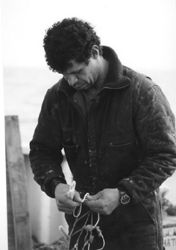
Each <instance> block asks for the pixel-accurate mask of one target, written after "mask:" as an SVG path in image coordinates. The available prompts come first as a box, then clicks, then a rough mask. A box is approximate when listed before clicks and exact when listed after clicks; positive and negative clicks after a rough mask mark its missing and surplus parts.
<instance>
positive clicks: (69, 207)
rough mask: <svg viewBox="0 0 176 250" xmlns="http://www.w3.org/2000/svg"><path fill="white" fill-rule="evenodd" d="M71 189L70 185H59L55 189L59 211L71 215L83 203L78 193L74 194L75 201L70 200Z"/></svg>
mask: <svg viewBox="0 0 176 250" xmlns="http://www.w3.org/2000/svg"><path fill="white" fill-rule="evenodd" d="M69 188H70V186H69V185H67V184H62V183H59V184H58V185H57V186H56V188H55V199H56V204H57V207H58V210H59V211H61V212H64V213H68V214H71V213H72V212H73V210H74V209H75V207H77V206H79V205H80V204H81V203H82V200H81V197H80V195H79V193H78V192H77V191H75V192H74V195H73V199H71V198H69V196H68V191H69Z"/></svg>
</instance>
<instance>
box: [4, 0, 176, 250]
mask: <svg viewBox="0 0 176 250" xmlns="http://www.w3.org/2000/svg"><path fill="white" fill-rule="evenodd" d="M0 3H1V13H0V14H1V18H0V19H1V39H0V64H1V62H2V67H0V73H1V74H0V81H1V82H3V79H2V68H3V67H33V68H34V67H43V68H46V67H47V66H46V63H45V58H44V51H43V37H44V35H45V31H46V29H48V28H49V27H50V26H51V25H53V23H55V22H57V21H60V20H62V19H63V18H65V17H78V18H81V19H83V20H85V21H88V22H90V23H91V24H92V25H93V27H94V28H95V30H96V31H97V34H98V35H99V36H100V38H101V42H102V44H103V45H107V46H111V47H113V48H114V49H115V50H116V52H117V54H118V56H119V58H120V60H121V61H122V63H123V64H124V65H127V66H129V67H132V68H135V69H146V68H147V69H154V70H157V69H159V70H163V69H164V70H175V71H176V0H108V1H107V0H87V1H84V0H66V1H64V0H1V2H0ZM2 93H3V88H2V85H1V84H0V94H1V96H0V101H1V103H0V108H1V110H0V112H1V114H2V113H3V108H2V106H3V94H2ZM1 118H2V120H1V124H3V117H2V116H1ZM1 138H3V137H1ZM3 141H4V140H1V143H2V147H3ZM3 152H4V151H2V149H1V154H2V155H5V153H3ZM1 158H3V157H2V156H1ZM4 161H5V159H4ZM4 169H5V168H4ZM3 174H4V176H5V171H4V172H3V173H2V172H1V177H2V175H3ZM1 179H4V180H5V178H1ZM0 189H1V190H4V189H5V182H1V187H0ZM5 204H6V197H5V196H4V195H3V197H2V196H1V212H0V214H1V216H0V217H1V221H0V224H1V225H5V223H6V222H5V221H6V205H5ZM4 228H5V227H4V226H3V227H2V226H1V232H0V236H1V240H0V249H4V250H6V249H7V235H6V230H4ZM2 239H3V240H2Z"/></svg>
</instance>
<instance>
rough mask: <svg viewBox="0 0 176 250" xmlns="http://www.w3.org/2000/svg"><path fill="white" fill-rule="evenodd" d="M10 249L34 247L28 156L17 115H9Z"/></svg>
mask: <svg viewBox="0 0 176 250" xmlns="http://www.w3.org/2000/svg"><path fill="white" fill-rule="evenodd" d="M5 141H6V168H7V191H8V194H7V195H8V198H7V203H8V204H7V209H8V245H9V248H8V249H9V250H24V249H25V250H31V249H32V240H31V227H30V217H29V209H28V194H27V186H26V185H27V182H26V171H25V166H24V157H23V154H22V148H21V138H20V132H19V123H18V117H17V116H7V117H5Z"/></svg>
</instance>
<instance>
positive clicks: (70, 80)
mask: <svg viewBox="0 0 176 250" xmlns="http://www.w3.org/2000/svg"><path fill="white" fill-rule="evenodd" d="M66 80H67V81H68V84H69V85H70V86H72V87H74V85H75V83H76V82H77V81H78V78H77V77H76V76H75V75H69V76H66Z"/></svg>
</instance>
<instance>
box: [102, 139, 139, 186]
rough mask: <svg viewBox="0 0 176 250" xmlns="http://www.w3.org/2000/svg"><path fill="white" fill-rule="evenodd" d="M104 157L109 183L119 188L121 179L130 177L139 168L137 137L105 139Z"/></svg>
mask: <svg viewBox="0 0 176 250" xmlns="http://www.w3.org/2000/svg"><path fill="white" fill-rule="evenodd" d="M102 157H103V158H104V160H103V162H104V169H106V174H107V175H108V178H109V183H110V184H111V185H112V187H114V186H117V183H118V182H119V181H120V180H121V179H123V178H125V177H127V176H129V175H130V174H131V172H132V171H133V170H134V169H135V168H136V167H137V166H138V157H137V142H136V137H135V135H134V134H126V135H120V136H109V137H107V138H105V140H104V150H103V153H102ZM102 171H103V169H102Z"/></svg>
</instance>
